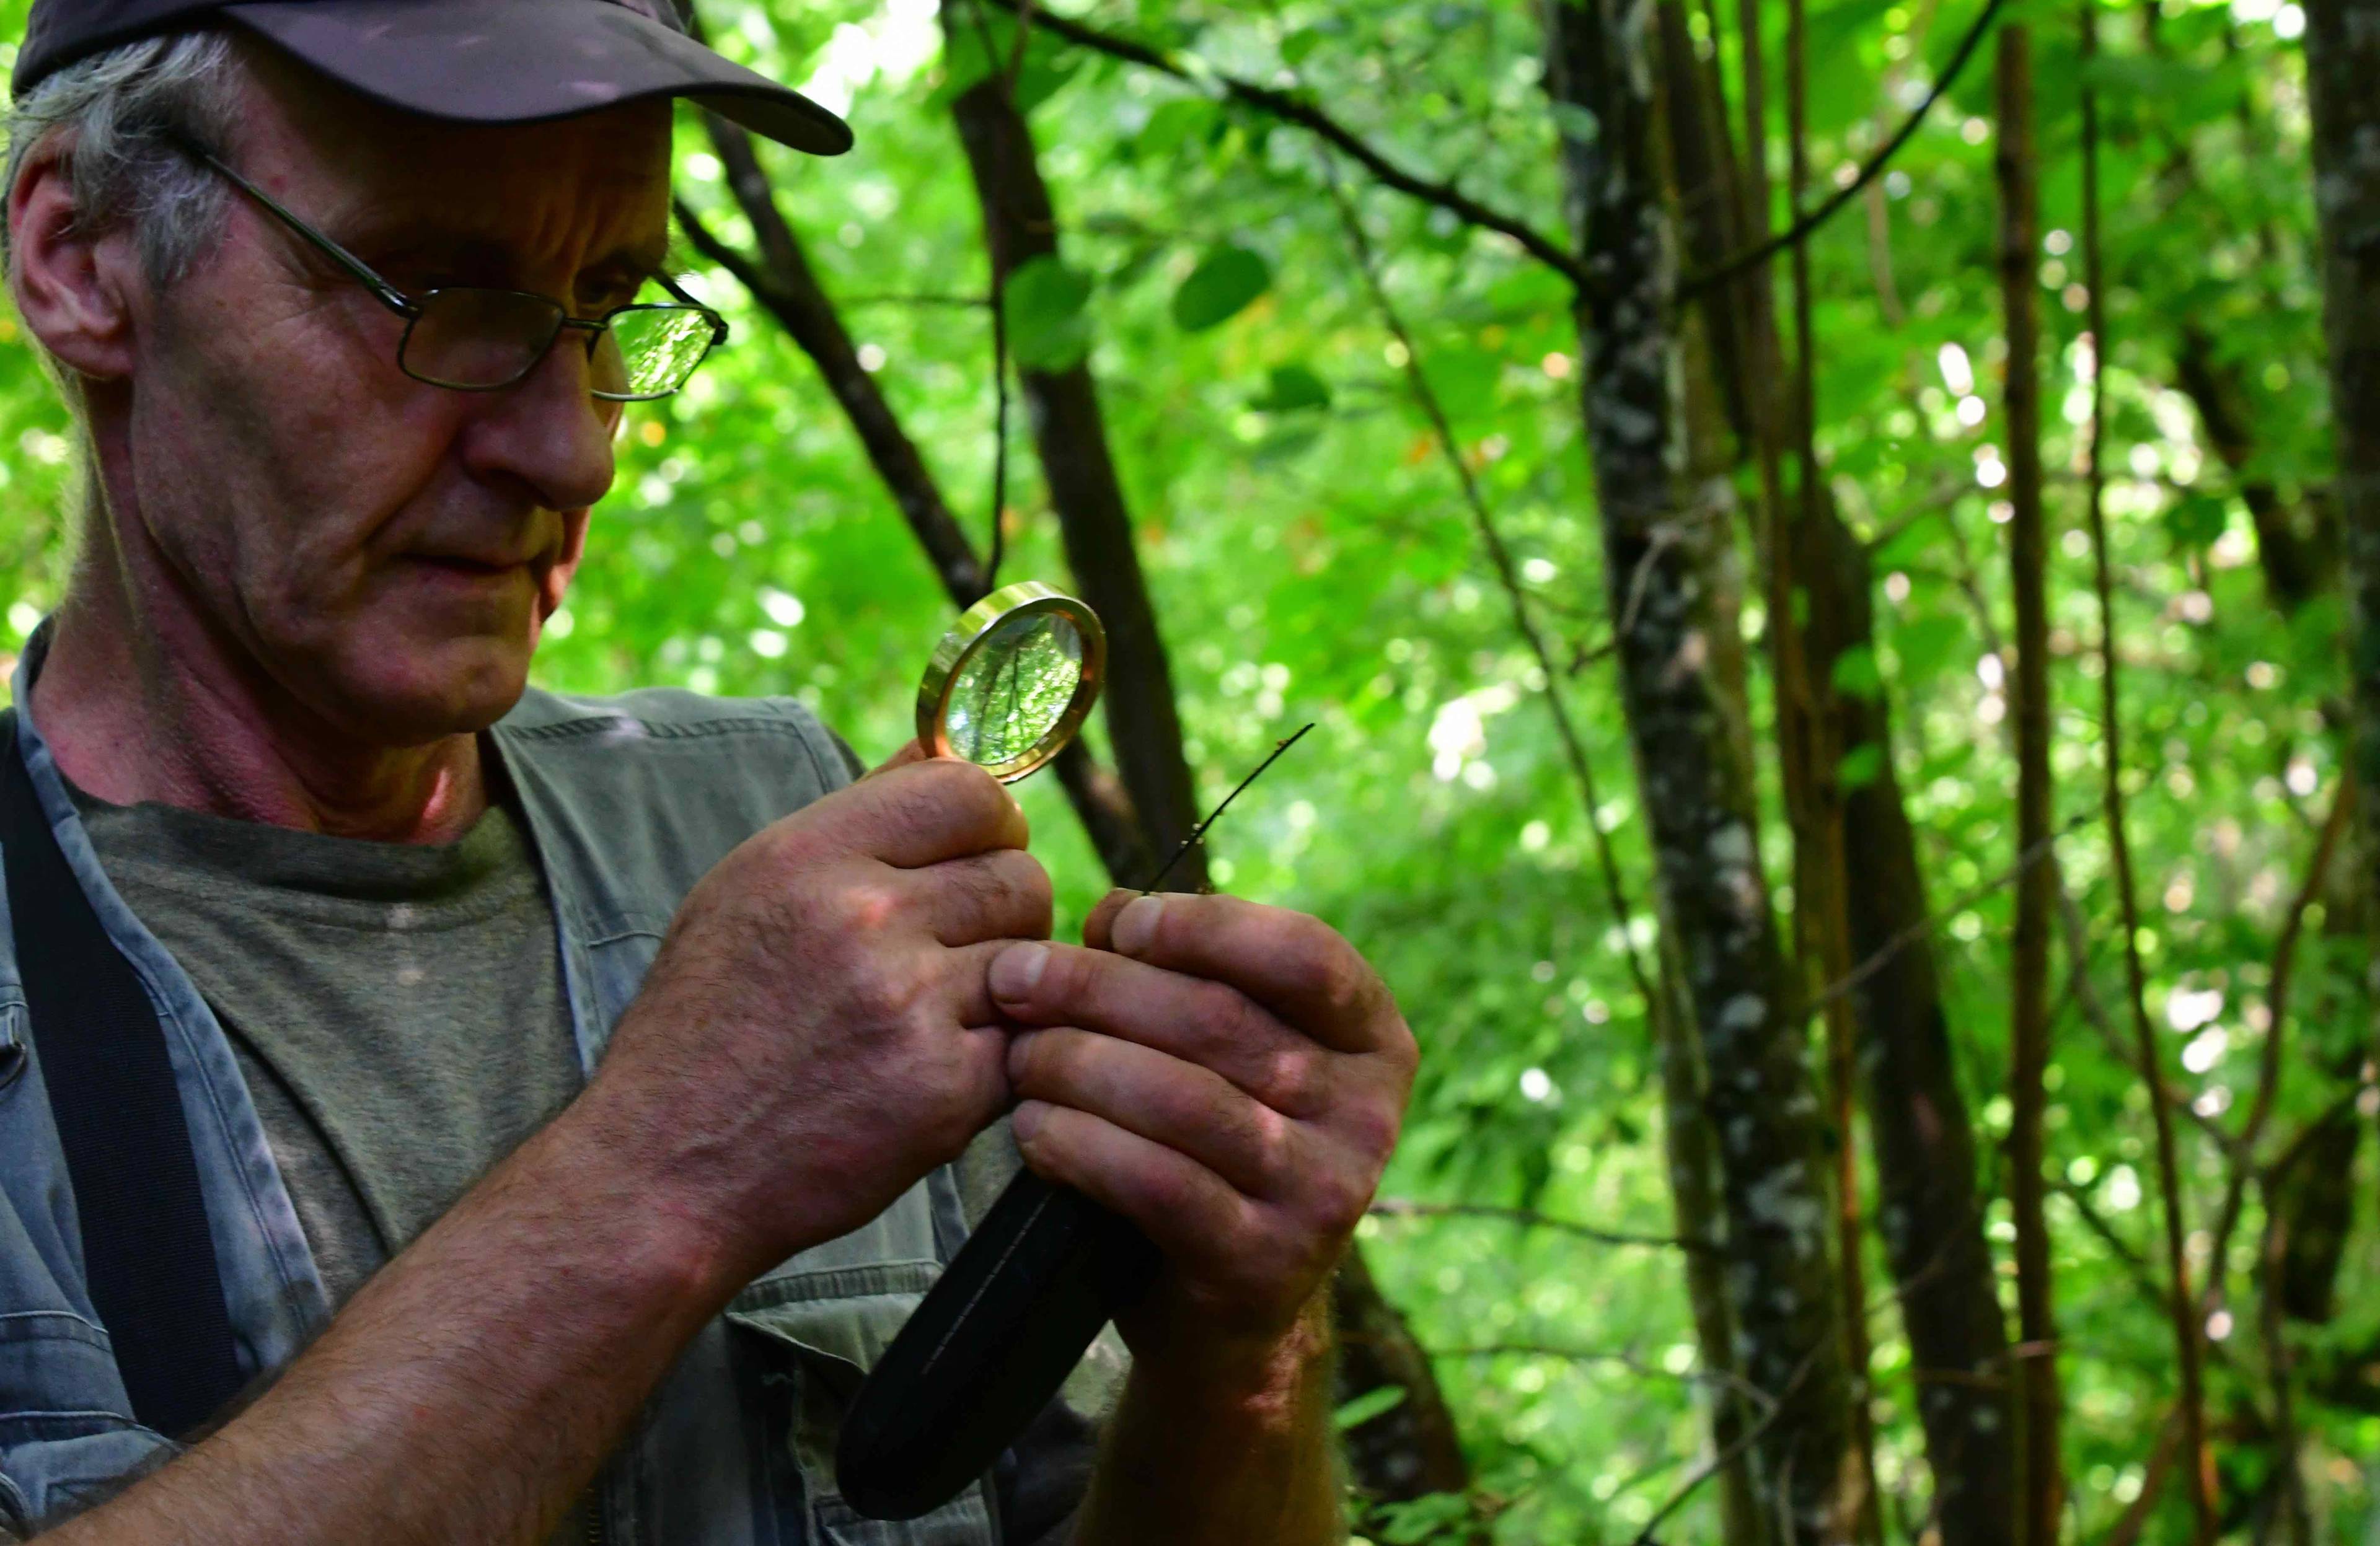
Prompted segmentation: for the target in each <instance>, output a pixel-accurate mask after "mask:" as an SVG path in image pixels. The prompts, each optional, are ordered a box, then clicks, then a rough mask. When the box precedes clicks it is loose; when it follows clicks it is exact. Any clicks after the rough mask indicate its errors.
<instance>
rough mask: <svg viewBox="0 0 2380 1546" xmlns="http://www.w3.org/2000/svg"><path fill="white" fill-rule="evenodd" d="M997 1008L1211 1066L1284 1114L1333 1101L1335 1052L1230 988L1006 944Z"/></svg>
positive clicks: (1104, 959)
mask: <svg viewBox="0 0 2380 1546" xmlns="http://www.w3.org/2000/svg"><path fill="white" fill-rule="evenodd" d="M990 988H991V991H992V995H993V997H994V998H995V999H996V1001H997V1002H998V1003H999V1006H1000V1011H1001V1013H1002V1015H1003V1016H1005V1017H1006V1018H1007V1019H1009V1020H1010V1021H1014V1022H1015V1023H1016V1024H1018V1025H1023V1026H1059V1025H1071V1026H1079V1027H1082V1028H1083V1029H1086V1030H1090V1031H1097V1032H1099V1033H1103V1034H1105V1035H1109V1036H1114V1037H1117V1038H1119V1039H1121V1040H1123V1041H1128V1042H1136V1043H1138V1044H1140V1045H1143V1046H1147V1047H1153V1048H1155V1049H1156V1050H1157V1051H1160V1052H1163V1053H1167V1054H1169V1055H1171V1056H1172V1057H1179V1058H1182V1059H1184V1060H1185V1061H1188V1062H1192V1063H1196V1064H1197V1065H1199V1066H1200V1067H1201V1068H1207V1069H1213V1070H1214V1071H1215V1072H1216V1073H1218V1074H1220V1075H1221V1076H1222V1077H1223V1078H1224V1079H1227V1080H1229V1081H1231V1082H1232V1083H1233V1084H1234V1085H1237V1086H1238V1087H1239V1088H1240V1089H1242V1090H1245V1092H1247V1093H1249V1094H1251V1095H1253V1096H1255V1097H1256V1098H1257V1100H1260V1101H1262V1102H1264V1104H1265V1105H1269V1106H1271V1107H1272V1108H1273V1109H1274V1110H1275V1111H1278V1112H1280V1113H1281V1114H1282V1115H1283V1116H1286V1117H1295V1118H1297V1119H1299V1120H1310V1119H1313V1118H1315V1117H1319V1116H1321V1115H1323V1114H1324V1112H1325V1111H1326V1110H1327V1108H1328V1105H1329V1101H1330V1091H1329V1080H1330V1064H1331V1063H1332V1062H1333V1061H1334V1060H1336V1058H1337V1057H1338V1055H1337V1054H1334V1053H1333V1052H1331V1051H1330V1049H1329V1048H1328V1047H1325V1046H1323V1045H1320V1044H1319V1043H1318V1042H1315V1041H1313V1040H1312V1039H1310V1038H1308V1037H1306V1036H1304V1035H1301V1034H1299V1033H1297V1032H1295V1031H1293V1030H1292V1029H1291V1028H1290V1027H1288V1026H1286V1025H1284V1024H1282V1023H1281V1021H1280V1019H1279V1018H1278V1017H1277V1016H1275V1015H1274V1014H1273V1013H1272V1012H1271V1011H1270V1010H1269V1009H1265V1008H1264V1007H1263V1006H1262V1005H1260V1004H1258V1003H1257V1002H1256V1001H1255V1000H1254V999H1251V998H1249V997H1248V996H1246V995H1245V994H1244V993H1242V992H1240V991H1239V990H1238V989H1237V988H1234V987H1231V986H1229V985H1227V984H1222V983H1218V982H1214V981H1211V980H1209V979H1208V978H1204V977H1190V976H1185V975H1184V974H1183V973H1181V972H1167V971H1164V970H1163V969H1161V968H1159V967H1154V966H1150V965H1148V964H1147V962H1145V961H1136V960H1132V959H1131V958H1129V957H1126V956H1119V955H1113V954H1111V953H1110V952H1108V951H1105V950H1091V949H1084V948H1079V947H1076V946H1072V945H1026V946H1011V947H1009V948H1007V949H1006V950H1005V951H1003V952H1002V953H1001V954H1000V955H998V956H996V957H995V958H994V960H993V970H992V972H991V976H990Z"/></svg>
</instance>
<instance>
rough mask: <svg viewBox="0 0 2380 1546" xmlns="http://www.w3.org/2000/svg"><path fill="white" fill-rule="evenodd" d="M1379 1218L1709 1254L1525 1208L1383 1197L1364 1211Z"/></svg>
mask: <svg viewBox="0 0 2380 1546" xmlns="http://www.w3.org/2000/svg"><path fill="white" fill-rule="evenodd" d="M1368 1211H1369V1212H1371V1213H1372V1214H1376V1215H1378V1216H1379V1217H1381V1218H1486V1219H1497V1220H1500V1221H1502V1222H1504V1223H1507V1224H1518V1225H1524V1226H1527V1227H1529V1228H1532V1229H1551V1230H1553V1231H1555V1232H1556V1233H1557V1234H1562V1235H1571V1236H1575V1237H1576V1238H1579V1239H1582V1240H1593V1241H1594V1242H1595V1243H1596V1244H1597V1245H1608V1246H1650V1247H1654V1248H1656V1249H1658V1250H1712V1249H1713V1248H1712V1247H1711V1246H1710V1245H1709V1244H1708V1243H1707V1242H1706V1241H1703V1240H1688V1239H1682V1238H1679V1237H1677V1236H1675V1235H1638V1234H1632V1233H1630V1232H1629V1231H1627V1230H1624V1229H1598V1228H1597V1227H1596V1226H1594V1225H1591V1224H1579V1223H1576V1222H1574V1221H1573V1220H1571V1219H1566V1218H1555V1217H1553V1216H1551V1215H1550V1214H1537V1213H1531V1212H1530V1211H1528V1210H1527V1209H1525V1208H1497V1207H1491V1206H1489V1205H1488V1204H1487V1203H1485V1202H1415V1201H1414V1200H1413V1199H1411V1198H1406V1197H1383V1198H1380V1199H1379V1200H1378V1201H1377V1202H1374V1203H1373V1204H1372V1206H1371V1208H1370V1209H1369V1210H1368Z"/></svg>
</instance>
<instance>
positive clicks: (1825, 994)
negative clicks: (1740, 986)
mask: <svg viewBox="0 0 2380 1546" xmlns="http://www.w3.org/2000/svg"><path fill="white" fill-rule="evenodd" d="M2090 820H2091V817H2089V816H2087V815H2078V816H2074V817H2071V818H2070V819H2069V820H2068V821H2067V823H2066V825H2064V826H2063V827H2059V828H2058V830H2057V831H2055V832H2052V833H2051V834H2050V835H2049V836H2047V837H2046V838H2044V839H2041V840H2040V841H2038V842H2036V843H2034V844H2033V845H2032V846H2031V847H2029V848H2027V849H2025V850H2024V851H2023V852H2021V853H2019V854H2018V855H2017V856H2016V862H2015V863H2014V864H2010V866H2009V867H2008V868H2007V869H2005V870H2002V871H2001V872H2000V873H1999V874H1998V875H1997V876H1993V877H1992V878H1991V879H1989V880H1986V881H1985V882H1984V883H1983V884H1982V885H1980V886H1978V887H1976V888H1974V889H1973V890H1972V891H1969V892H1967V893H1966V894H1965V895H1964V896H1962V897H1961V898H1959V899H1958V900H1956V901H1953V902H1951V903H1950V904H1949V905H1948V906H1947V907H1937V908H1936V909H1935V910H1934V911H1933V912H1929V913H1927V914H1926V915H1925V917H1923V918H1920V919H1918V920H1917V921H1916V922H1915V923H1913V924H1903V925H1901V927H1900V930H1899V931H1898V932H1896V933H1895V934H1894V935H1893V936H1892V937H1891V938H1889V939H1888V940H1886V941H1885V942H1884V943H1883V944H1882V945H1881V946H1879V947H1877V948H1876V953H1875V954H1873V955H1871V956H1869V957H1868V958H1867V959H1866V960H1864V961H1862V962H1860V963H1859V964H1858V965H1857V966H1855V967H1853V968H1852V970H1851V972H1850V974H1849V975H1848V976H1845V977H1842V978H1840V979H1838V980H1837V981H1835V982H1832V983H1829V984H1827V986H1826V987H1825V988H1824V989H1822V990H1821V991H1820V992H1819V993H1818V994H1817V995H1816V996H1814V997H1813V998H1812V999H1811V1000H1810V1008H1811V1009H1812V1010H1813V1011H1815V1010H1816V1009H1819V1008H1821V1007H1822V1006H1824V1005H1827V1004H1829V1003H1832V1002H1833V1001H1834V1000H1836V999H1838V998H1840V997H1841V996H1843V995H1844V994H1847V993H1850V992H1852V991H1853V990H1855V989H1856V988H1858V986H1859V985H1860V984H1862V983H1864V982H1866V981H1867V980H1868V979H1869V978H1870V977H1873V976H1875V975H1876V973H1877V972H1881V971H1883V970H1884V968H1885V966H1886V965H1887V964H1888V963H1889V962H1890V961H1891V960H1892V958H1893V957H1895V956H1897V955H1899V954H1900V952H1901V951H1903V950H1906V949H1907V948H1909V947H1911V946H1912V945H1914V944H1916V943H1917V942H1918V941H1919V940H1921V939H1923V938H1925V936H1927V935H1929V934H1932V933H1933V932H1934V931H1935V930H1936V929H1937V928H1939V927H1941V926H1942V921H1943V920H1944V919H1946V918H1955V917H1957V916H1958V915H1959V914H1960V913H1961V912H1966V911H1967V910H1968V909H1969V908H1971V907H1973V906H1974V905H1975V904H1976V903H1977V902H1979V901H1982V900H1984V899H1985V898H1986V897H1988V896H1990V895H1992V894H1993V893H1994V892H1996V891H2000V890H2004V889H2006V888H2009V887H2010V886H2013V885H2015V884H2016V882H2017V881H2018V880H2019V879H2021V878H2022V876H2023V875H2024V872H2025V871H2026V870H2027V869H2028V868H2029V867H2031V866H2032V865H2034V864H2040V863H2042V862H2044V860H2045V859H2046V858H2047V857H2048V855H2049V854H2050V852H2051V851H2052V850H2053V849H2055V848H2056V847H2057V844H2058V839H2060V838H2063V837H2065V836H2067V835H2068V834H2070V833H2071V832H2072V831H2074V829H2075V828H2077V827H2082V826H2084V825H2086V824H2087V823H2088V822H2089V821H2090Z"/></svg>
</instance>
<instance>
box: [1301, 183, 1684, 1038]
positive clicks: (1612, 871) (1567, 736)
mask: <svg viewBox="0 0 2380 1546" xmlns="http://www.w3.org/2000/svg"><path fill="white" fill-rule="evenodd" d="M1323 173H1324V176H1325V178H1326V180H1327V183H1328V186H1329V187H1330V198H1331V201H1332V202H1333V203H1334V204H1335V205H1337V207H1338V210H1339V221H1340V223H1341V224H1342V225H1343V226H1344V227H1345V228H1346V232H1347V243H1348V246H1349V247H1350V248H1352V249H1353V251H1354V255H1355V267H1356V271H1357V272H1358V273H1360V274H1361V276H1362V278H1363V281H1364V287H1365V288H1366V290H1367V291H1369V292H1370V294H1371V297H1372V304H1373V305H1374V307H1376V308H1378V311H1379V313H1380V320H1381V321H1382V322H1383V323H1385V324H1386V325H1387V327H1388V330H1389V332H1390V334H1391V335H1392V336H1394V337H1395V339H1396V341H1397V342H1398V344H1400V345H1402V346H1403V349H1404V354H1405V363H1404V372H1405V380H1406V384H1407V385H1408V387H1409V388H1410V389H1411V390H1412V393H1413V397H1414V401H1415V403H1416V404H1418V405H1420V407H1421V410H1422V413H1423V415H1424V416H1425V417H1427V418H1428V420H1429V423H1430V429H1431V430H1432V431H1433V432H1434V433H1435V434H1436V436H1437V438H1438V444H1439V451H1440V452H1441V453H1444V455H1445V457H1446V460H1447V465H1449V466H1451V467H1452V468H1453V469H1454V477H1455V480H1456V481H1457V482H1458V483H1460V484H1461V485H1462V489H1463V502H1464V503H1465V504H1466V505H1468V506H1469V507H1470V511H1471V519H1472V523H1473V525H1475V527H1476V528H1477V529H1478V533H1479V541H1480V544H1481V545H1482V546H1483V547H1485V548H1486V549H1487V550H1488V562H1490V563H1492V564H1493V565H1494V566H1495V570H1496V578H1497V582H1498V583H1499V584H1500V585H1501V586H1503V588H1504V594H1505V596H1506V598H1508V599H1509V600H1510V601H1511V603H1512V626H1513V627H1514V628H1516V629H1517V630H1519V631H1520V634H1521V637H1522V638H1523V640H1524V641H1525V642H1526V643H1527V645H1528V646H1529V649H1530V652H1531V653H1532V654H1534V655H1535V656H1536V659H1537V669H1538V670H1541V671H1543V672H1544V673H1545V678H1546V688H1545V699H1546V707H1547V708H1548V710H1549V711H1550V712H1551V713H1552V715H1553V719H1554V730H1555V732H1556V733H1557V734H1558V735H1559V736H1560V738H1561V743H1562V755H1564V757H1565V758H1567V759H1568V761H1569V763H1570V767H1571V774H1572V776H1573V778H1575V779H1577V780H1578V791H1579V800H1580V802H1581V803H1582V804H1583V805H1584V806H1585V815H1586V827H1587V830H1588V831H1589V832H1590V833H1591V834H1593V836H1594V839H1595V854H1596V861H1597V868H1598V869H1599V871H1600V873H1601V876H1602V879H1603V889H1604V900H1605V902H1606V904H1607V905H1608V906H1609V907H1610V909H1611V917H1612V922H1613V924H1614V925H1615V926H1617V927H1618V928H1619V930H1620V931H1621V934H1620V941H1621V950H1622V952H1623V953H1624V954H1625V955H1626V956H1627V959H1628V975H1629V977H1630V978H1631V979H1633V981H1634V983H1635V984H1636V992H1637V994H1638V995H1639V996H1642V997H1643V999H1644V1001H1645V1020H1646V1021H1647V1022H1648V1023H1649V1022H1650V1021H1652V1020H1653V1017H1654V1016H1655V1015H1657V1014H1658V1012H1659V1007H1660V1000H1659V999H1658V997H1656V996H1655V994H1654V988H1653V977H1652V973H1650V972H1646V971H1645V964H1644V962H1643V961H1642V960H1639V959H1638V958H1637V954H1636V942H1635V941H1634V940H1633V939H1632V938H1630V937H1629V936H1628V924H1629V921H1630V920H1631V919H1632V918H1633V917H1634V916H1635V911H1634V909H1633V907H1632V906H1631V905H1630V902H1629V899H1628V890H1627V887H1626V886H1625V884H1624V883H1622V881H1621V878H1620V861H1619V859H1618V857H1617V856H1616V855H1615V854H1614V853H1613V852H1612V849H1611V839H1610V836H1609V834H1608V833H1606V832H1605V831H1604V830H1603V823H1602V821H1601V819H1600V818H1599V817H1598V816H1597V814H1596V813H1597V812H1598V811H1600V810H1601V809H1602V808H1603V801H1602V799H1601V797H1600V796H1599V795H1598V794H1597V791H1596V782H1595V768H1594V766H1593V765H1592V764H1591V763H1589V762H1588V760H1587V755H1586V746H1585V742H1584V741H1582V740H1581V739H1580V737H1579V733H1578V729H1577V727H1576V726H1575V725H1573V723H1572V722H1571V717H1570V707H1569V705H1568V704H1567V703H1566V702H1565V701H1564V700H1563V698H1562V691H1561V684H1562V682H1563V680H1564V679H1565V677H1566V676H1567V674H1568V673H1567V672H1565V671H1563V670H1562V669H1561V668H1560V665H1559V664H1558V663H1557V662H1556V661H1555V659H1554V655H1553V647H1552V646H1550V645H1548V643H1547V642H1546V636H1545V634H1544V632H1543V631H1542V630H1540V629H1539V628H1538V627H1537V624H1536V619H1534V618H1532V617H1531V616H1530V615H1529V599H1528V592H1527V590H1526V588H1525V587H1524V586H1523V585H1522V584H1521V574H1520V568H1519V566H1518V565H1517V564H1515V563H1514V562H1512V550H1511V549H1509V548H1507V547H1506V546H1505V545H1504V534H1503V533H1502V532H1500V531H1499V530H1498V529H1497V526H1496V520H1495V516H1494V513H1492V512H1490V511H1489V509H1488V496H1487V495H1486V494H1485V493H1483V492H1482V491H1481V489H1480V488H1479V480H1478V479H1477V478H1476V477H1474V476H1472V472H1471V466H1470V464H1469V463H1467V462H1465V461H1463V446H1462V443H1461V442H1460V441H1457V440H1456V439H1455V434H1454V426H1453V424H1452V423H1451V421H1450V420H1449V419H1448V418H1447V417H1446V405H1444V404H1443V403H1441V402H1439V397H1438V392H1437V389H1436V388H1434V387H1432V386H1431V385H1430V384H1429V378H1428V376H1427V375H1426V374H1425V373H1424V372H1423V370H1422V365H1421V350H1420V347H1419V346H1418V345H1417V344H1415V342H1414V337H1413V333H1412V332H1411V331H1410V330H1409V329H1408V328H1406V326H1405V323H1404V318H1403V316H1402V315H1400V314H1399V312H1398V311H1397V308H1396V303H1395V302H1394V301H1393V300H1391V299H1390V296H1389V292H1388V287H1387V285H1386V284H1384V283H1383V282H1382V281H1381V278H1380V272H1379V263H1378V260H1377V259H1376V257H1375V256H1374V254H1373V251H1372V239H1371V237H1370V236H1368V235H1366V232H1365V230H1364V222H1363V217H1362V216H1361V215H1360V214H1358V213H1357V212H1356V210H1355V204H1354V199H1350V198H1349V197H1348V195H1347V190H1346V189H1345V188H1343V187H1341V186H1340V184H1339V173H1338V168H1337V167H1336V166H1334V165H1332V164H1331V163H1330V162H1329V161H1328V160H1327V159H1326V160H1325V162H1324V165H1323ZM1626 628H1627V624H1626V622H1622V623H1621V630H1622V632H1625V630H1626Z"/></svg>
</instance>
